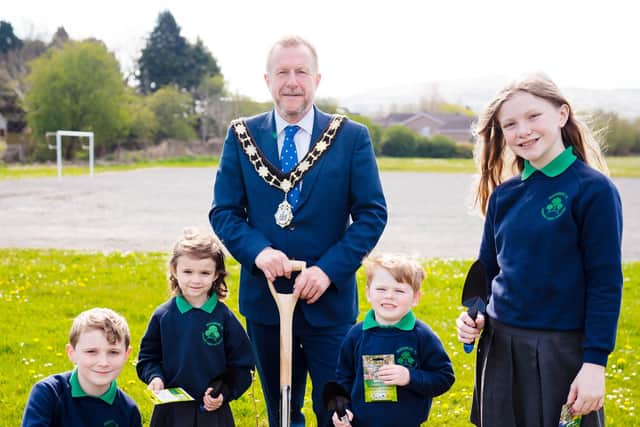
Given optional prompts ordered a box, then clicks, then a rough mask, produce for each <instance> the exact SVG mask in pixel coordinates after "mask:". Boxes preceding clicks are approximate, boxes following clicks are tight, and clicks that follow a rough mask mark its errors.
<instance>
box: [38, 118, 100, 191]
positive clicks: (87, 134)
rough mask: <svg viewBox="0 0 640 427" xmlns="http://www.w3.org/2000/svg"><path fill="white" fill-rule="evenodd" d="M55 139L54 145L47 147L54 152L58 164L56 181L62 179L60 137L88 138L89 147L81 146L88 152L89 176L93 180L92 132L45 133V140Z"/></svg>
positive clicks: (60, 131) (64, 131) (61, 131)
mask: <svg viewBox="0 0 640 427" xmlns="http://www.w3.org/2000/svg"><path fill="white" fill-rule="evenodd" d="M54 135H55V137H56V145H51V144H48V145H49V148H50V149H51V150H56V158H57V163H58V179H60V178H62V137H63V136H77V137H80V138H89V145H84V144H83V145H82V148H83V149H84V150H89V176H90V177H91V178H93V132H81V131H76V130H58V131H55V132H47V133H46V138H47V140H49V137H50V136H54Z"/></svg>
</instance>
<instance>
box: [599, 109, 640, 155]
mask: <svg viewBox="0 0 640 427" xmlns="http://www.w3.org/2000/svg"><path fill="white" fill-rule="evenodd" d="M591 126H592V127H593V128H594V129H596V130H599V131H600V132H601V134H602V135H601V136H602V138H603V143H604V148H605V150H606V153H607V154H609V155H617V156H626V155H629V154H632V153H640V119H637V120H636V121H635V122H633V121H630V120H627V119H625V118H622V117H620V116H618V115H617V114H616V113H613V112H603V111H596V112H594V113H593V115H592V118H591Z"/></svg>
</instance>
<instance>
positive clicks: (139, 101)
mask: <svg viewBox="0 0 640 427" xmlns="http://www.w3.org/2000/svg"><path fill="white" fill-rule="evenodd" d="M125 99H126V112H127V130H128V135H127V141H126V142H127V144H126V148H139V147H140V146H142V145H144V142H145V141H149V140H151V139H152V138H153V136H154V135H155V134H156V133H157V132H158V127H159V125H158V120H157V119H156V115H155V113H154V112H153V110H152V109H151V107H150V105H149V104H150V99H149V97H144V96H141V95H139V94H137V93H135V91H134V89H133V88H130V87H128V88H127V93H126V96H125Z"/></svg>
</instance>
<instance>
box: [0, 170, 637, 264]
mask: <svg viewBox="0 0 640 427" xmlns="http://www.w3.org/2000/svg"><path fill="white" fill-rule="evenodd" d="M63 174H64V170H63ZM381 176H382V183H383V186H384V191H385V194H386V197H387V205H388V208H389V222H388V225H387V228H386V229H385V232H384V234H383V236H382V239H381V240H380V243H379V244H378V247H377V248H376V250H383V251H394V252H406V253H411V254H415V255H418V256H421V257H439V258H465V259H471V258H474V257H475V256H476V255H477V251H478V246H479V244H480V238H481V233H482V218H481V217H480V216H479V215H477V214H472V213H471V212H470V209H469V207H468V206H469V200H470V189H471V185H472V179H473V176H472V175H465V174H437V173H410V172H385V173H382V174H381ZM214 177H215V168H210V169H209V168H150V169H138V170H132V171H126V172H111V173H101V174H98V175H96V176H95V177H93V178H90V177H89V176H88V175H87V176H63V177H62V178H61V179H58V178H28V179H21V180H3V181H0V247H3V248H11V247H15V248H59V249H78V250H90V251H124V252H126V251H162V252H168V251H169V250H170V249H171V246H172V244H173V243H174V241H175V239H176V238H177V236H178V235H179V234H180V233H181V231H182V228H183V227H185V226H187V225H195V226H198V227H201V228H204V229H208V228H209V227H210V225H209V222H208V217H207V214H208V211H209V207H210V205H211V198H212V185H213V181H214ZM614 182H615V183H616V185H617V186H618V189H619V190H620V193H621V196H622V202H623V210H624V232H623V258H624V259H625V260H640V179H634V178H616V179H614ZM602 214H603V215H606V214H607V213H606V212H603V213H602Z"/></svg>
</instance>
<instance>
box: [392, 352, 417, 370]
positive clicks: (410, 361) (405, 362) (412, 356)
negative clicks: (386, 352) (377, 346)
mask: <svg viewBox="0 0 640 427" xmlns="http://www.w3.org/2000/svg"><path fill="white" fill-rule="evenodd" d="M395 356H396V363H397V364H398V365H402V366H406V367H408V368H417V367H418V352H417V351H416V349H415V348H413V347H400V348H399V349H397V350H396V354H395Z"/></svg>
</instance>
